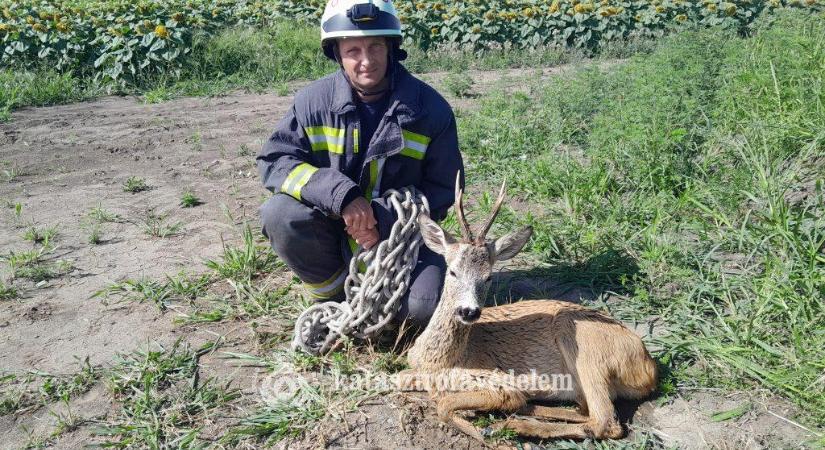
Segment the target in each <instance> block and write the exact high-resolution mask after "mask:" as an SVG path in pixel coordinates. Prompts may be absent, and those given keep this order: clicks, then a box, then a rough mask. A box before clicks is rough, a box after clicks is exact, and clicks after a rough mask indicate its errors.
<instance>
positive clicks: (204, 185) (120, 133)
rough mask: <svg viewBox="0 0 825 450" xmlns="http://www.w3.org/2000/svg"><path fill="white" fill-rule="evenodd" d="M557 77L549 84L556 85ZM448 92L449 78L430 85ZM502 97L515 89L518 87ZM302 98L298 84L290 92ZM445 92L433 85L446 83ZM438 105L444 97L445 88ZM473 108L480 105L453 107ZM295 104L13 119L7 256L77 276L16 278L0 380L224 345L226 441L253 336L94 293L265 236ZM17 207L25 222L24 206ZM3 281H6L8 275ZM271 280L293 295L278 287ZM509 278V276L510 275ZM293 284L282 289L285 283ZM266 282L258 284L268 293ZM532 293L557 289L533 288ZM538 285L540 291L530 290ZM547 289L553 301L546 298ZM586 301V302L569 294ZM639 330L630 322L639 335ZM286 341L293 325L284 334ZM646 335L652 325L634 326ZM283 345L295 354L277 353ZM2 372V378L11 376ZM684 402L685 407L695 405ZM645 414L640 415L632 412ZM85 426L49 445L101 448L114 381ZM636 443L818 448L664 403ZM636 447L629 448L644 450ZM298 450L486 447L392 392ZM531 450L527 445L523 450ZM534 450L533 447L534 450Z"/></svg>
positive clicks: (237, 324)
mask: <svg viewBox="0 0 825 450" xmlns="http://www.w3.org/2000/svg"><path fill="white" fill-rule="evenodd" d="M556 71H557V70H555V69H554V70H544V71H542V75H543V76H544V77H552V76H553V73H554V72H556ZM536 74H537V72H536V71H534V70H529V71H521V72H519V71H509V72H507V71H505V72H486V73H473V74H472V76H473V77H474V78H475V79H476V80H477V83H476V86H475V87H474V89H475V90H476V91H477V92H479V93H482V92H484V91H485V90H488V89H490V88H491V87H492V86H495V85H497V83H500V80H502V79H503V78H506V79H509V80H512V79H513V78H512V77H516V78H518V77H521V78H520V80H521V81H520V83H522V85H523V84H524V83H526V80H525V77H526V78H536V77H535V75H536ZM428 78H429V79H431V80H435V81H438V80H439V79H441V78H443V77H441V76H440V75H438V74H436V75H429V76H428ZM508 85H512V84H511V83H510V82H509V81H508ZM296 86H299V85H296ZM437 87H438V85H437ZM442 92H444V91H443V90H442ZM450 100H451V101H453V102H454V103H455V104H456V105H457V106H458V107H461V108H470V107H472V106H473V104H474V102H476V101H477V100H474V99H455V98H451V99H450ZM291 101H292V98H291V97H289V96H287V97H283V96H277V95H274V94H233V95H227V96H223V97H217V98H184V99H178V100H173V101H170V102H167V103H163V104H143V103H142V102H141V101H140V99H138V98H129V97H125V98H124V97H121V98H104V99H100V100H96V101H91V102H84V103H77V104H72V105H64V106H54V107H45V108H27V109H23V110H20V111H17V112H15V113H14V114H13V115H12V120H11V121H10V122H8V123H4V124H0V163H2V167H0V169H6V170H7V172H8V174H9V176H7V178H10V180H9V181H3V182H2V183H1V184H0V201H2V203H3V207H2V209H0V249H2V250H0V253H1V254H3V255H7V254H9V253H10V252H20V251H25V250H29V249H31V248H32V244H31V243H30V242H28V241H25V240H23V238H22V235H23V234H24V232H25V230H26V229H27V227H28V226H30V225H31V224H35V225H36V226H39V227H49V226H56V227H57V229H58V232H59V234H58V236H57V238H56V239H55V242H56V245H57V247H56V249H55V250H54V251H53V252H52V253H51V254H49V255H48V256H47V257H46V261H47V262H56V261H68V262H70V265H71V267H72V268H71V270H70V271H69V272H68V273H67V274H65V275H63V276H59V277H57V278H54V279H50V280H47V281H44V282H40V283H34V282H30V281H25V280H15V281H14V284H15V286H17V287H18V289H19V290H20V294H21V296H20V298H17V299H13V300H5V301H2V303H0V370H2V374H9V373H10V374H18V375H19V374H26V373H30V372H31V371H39V372H47V373H52V374H68V373H74V372H76V371H77V370H78V368H79V365H78V360H83V359H84V358H86V357H88V358H89V362H90V364H91V365H93V366H101V367H107V366H110V365H111V364H112V361H113V359H114V358H115V357H116V355H117V354H118V353H129V352H132V351H134V350H135V349H139V348H145V347H146V346H150V345H157V344H161V345H164V346H169V345H171V344H172V343H173V342H174V341H175V340H177V339H179V338H182V339H183V340H184V341H186V342H189V343H191V344H192V346H193V347H197V346H198V345H200V344H203V343H205V342H210V341H215V340H216V339H217V337H218V336H221V337H222V338H221V346H220V349H219V351H217V352H215V353H212V354H209V355H206V356H205V357H203V358H202V359H201V360H200V364H201V367H202V370H203V371H204V372H206V373H209V374H210V375H212V376H216V377H218V378H220V379H222V380H230V379H231V380H233V385H234V386H236V387H238V388H240V389H241V390H242V392H243V394H244V400H243V401H241V402H239V403H236V404H234V405H231V406H230V407H227V408H226V410H225V411H223V413H225V414H223V416H221V415H220V414H219V415H218V416H217V417H213V418H211V419H210V422H209V424H207V425H208V426H207V427H206V428H207V429H208V430H209V433H210V434H212V435H214V436H220V435H221V434H222V431H223V430H225V429H226V427H228V426H231V425H232V424H233V423H234V422H236V418H237V417H241V416H243V414H244V413H245V412H248V411H247V407H248V406H249V405H252V404H254V403H255V402H256V401H257V400H258V397H259V390H258V387H259V384H260V383H261V381H262V380H263V379H264V378H265V377H266V373H265V371H263V370H262V369H255V368H251V367H248V366H244V365H240V364H237V363H236V362H233V361H232V360H231V359H227V358H224V357H221V354H222V353H221V352H237V353H251V354H259V355H260V354H262V353H265V352H267V351H269V350H268V349H266V348H261V347H260V346H259V345H258V342H257V341H256V334H255V332H254V331H253V327H252V326H251V324H250V323H247V321H243V320H228V321H222V322H217V323H212V324H199V325H183V324H176V323H174V322H173V319H175V318H176V317H179V316H180V314H181V313H183V312H185V311H186V308H187V306H173V307H172V308H170V309H169V310H167V311H165V312H161V311H160V310H159V309H158V308H157V307H156V306H155V305H153V304H150V303H136V302H114V301H106V300H105V299H102V298H99V297H93V295H94V294H95V293H96V292H97V291H100V290H102V289H105V288H106V287H108V286H110V285H111V284H112V283H115V282H118V281H122V280H126V279H139V278H143V277H145V278H150V279H162V278H163V277H164V276H165V275H166V274H170V275H174V274H176V273H178V272H180V271H181V270H184V271H187V272H189V273H199V272H205V271H206V269H205V267H204V265H203V261H204V260H206V259H215V258H218V257H219V256H220V255H221V254H222V252H223V247H222V240H226V241H227V242H232V243H237V242H238V241H239V239H240V232H239V230H240V226H241V224H243V223H244V222H246V221H249V222H251V223H253V224H255V226H257V225H256V224H257V208H258V205H259V204H260V203H261V202H262V201H263V200H264V199H265V198H266V196H267V193H266V192H265V191H264V190H263V188H262V187H261V185H260V182H259V180H258V177H257V173H256V171H255V168H254V155H255V153H257V151H258V149H259V148H260V147H261V145H262V142H263V140H264V139H266V138H267V137H268V134H269V131H270V130H271V128H272V127H273V126H274V124H275V123H276V121H277V120H278V119H279V118H280V117H281V116H282V115H283V114H284V113H285V111H286V110H287V108H289V106H290V105H291ZM132 176H136V177H142V178H145V180H146V183H147V184H148V186H149V187H150V189H149V190H148V191H144V192H139V193H135V194H132V193H128V192H124V190H123V183H124V182H125V181H126V180H127V179H128V178H129V177H132ZM187 190H191V191H192V192H194V193H195V194H196V195H197V196H198V197H199V198H200V199H201V200H202V201H203V202H204V204H202V205H200V206H198V207H195V208H181V207H180V206H179V201H180V198H181V195H182V194H183V192H185V191H187ZM17 203H19V204H20V205H21V206H22V209H21V210H20V215H19V217H16V213H15V209H14V205H15V204H17ZM98 205H100V206H102V207H103V208H105V209H107V210H109V211H111V212H113V213H116V214H117V215H119V216H120V217H121V219H122V220H121V221H120V222H117V223H106V224H104V225H103V227H102V242H101V243H100V244H98V245H92V244H89V243H88V236H89V233H90V231H89V227H90V225H89V223H90V221H89V218H88V213H89V211H90V210H91V209H92V208H94V207H96V206H98ZM150 214H156V215H157V214H163V215H168V216H169V218H168V219H167V220H169V221H174V222H181V223H182V224H183V228H182V229H181V230H180V232H179V233H177V234H176V235H173V236H170V237H166V238H159V237H151V236H149V235H147V234H146V233H145V231H144V228H145V227H144V225H143V224H144V222H145V221H146V220H147V218H148V217H149V216H150ZM3 270H5V275H6V277H8V275H9V274H8V270H7V269H6V268H4V269H3ZM273 277H274V278H271V279H270V280H268V281H269V282H273V280H274V282H287V281H288V280H289V278H290V277H289V275H288V274H285V273H279V274H273ZM504 278H505V279H506V277H504ZM284 280H286V281H284ZM265 281H267V280H264V281H262V282H265ZM534 281H535V282H534V285H535V286H533V285H529V283H528V285H525V284H524V282H522V284H521V285H520V287H519V289H521V290H522V291H524V290H527V291H529V290H530V289H532V288H535V289H538V288H539V287H537V286H539V285H542V286H541V289H544V290H547V289H548V287H547V286H546V283H545V284H543V283H542V281H541V280H534ZM531 286H532V287H531ZM550 290H551V291H552V289H550ZM559 293H560V294H562V293H563V294H564V297H566V298H569V299H570V300H577V298H576V297H578V296H579V295H578V293H576V292H573V293H571V292H559ZM631 325H635V324H631ZM280 326H282V327H283V328H282V329H281V332H288V331H289V326H290V325H289V324H281V325H280ZM637 329H639V330H645V329H646V327H645V326H644V324H642V326H640V327H638V328H637ZM282 347H286V344H283V345H282ZM2 374H0V375H2ZM688 394H689V395H688ZM748 402H750V403H751V404H753V405H755V406H754V407H752V408H751V409H750V410H749V411H748V412H746V413H745V414H743V415H741V416H740V417H738V418H734V419H731V420H727V421H720V422H713V421H711V419H710V416H711V415H712V414H713V413H717V412H720V411H726V410H730V409H734V408H736V407H737V406H741V405H742V404H744V403H748ZM636 406H638V408H637V407H636ZM68 408H69V409H70V410H71V412H72V414H74V415H75V416H78V417H81V418H83V419H89V420H90V422H89V423H84V424H81V425H80V426H79V427H77V428H76V429H73V430H70V431H66V432H64V433H62V434H61V435H59V436H57V437H56V439H55V440H53V441H52V442H51V444H52V445H54V446H55V447H57V448H81V447H83V446H85V445H88V444H94V443H96V442H97V443H99V442H100V440H101V438H100V437H98V436H95V435H94V434H93V424H94V423H95V421H106V419H107V418H110V417H112V415H113V414H116V413H117V411H118V408H119V405H118V402H117V401H116V400H115V399H114V398H113V396H112V394H111V392H110V391H109V389H107V386H106V383H105V382H104V381H103V380H100V381H97V382H96V384H94V386H93V387H92V388H91V389H90V390H88V391H87V392H86V393H84V394H82V395H79V396H77V397H75V398H74V399H73V400H72V401H71V402H70V403H69V405H68ZM66 409H67V405H64V404H61V403H58V402H55V403H52V404H48V405H45V406H42V405H35V406H34V407H32V408H29V409H27V410H25V411H22V412H20V411H18V412H16V413H9V414H5V415H2V416H0V435H2V436H4V438H3V439H2V440H1V441H0V447H2V448H20V447H24V446H26V445H28V444H30V443H32V442H37V441H38V440H42V439H44V438H45V437H47V436H48V435H49V434H50V433H52V432H53V431H54V428H55V424H56V415H58V414H60V413H61V412H65V411H66ZM629 410H630V411H631V413H633V412H634V411H635V414H632V417H631V418H630V419H629V420H628V426H629V428H630V430H631V432H632V433H631V436H630V437H629V438H628V439H630V440H631V441H633V439H638V438H639V436H641V435H646V436H649V437H651V438H652V439H653V440H654V441H655V442H657V444H656V445H657V446H658V445H665V446H679V447H683V448H710V447H717V448H778V447H798V446H799V443H800V442H802V441H804V440H805V439H806V438H809V437H810V436H808V435H807V434H806V432H805V431H804V430H802V429H801V428H799V427H798V426H795V425H793V424H792V423H790V422H789V421H788V420H786V419H785V418H788V417H793V410H792V408H790V407H789V406H788V405H786V404H785V403H783V402H782V401H780V400H777V399H775V398H772V397H770V396H767V395H764V394H763V393H760V392H755V393H754V392H751V393H735V394H726V393H722V392H717V391H701V390H699V391H690V392H683V393H682V394H681V395H678V396H676V397H675V398H674V399H671V400H669V401H667V402H665V403H664V404H662V405H660V404H658V403H657V401H656V400H652V401H649V402H646V403H643V404H641V405H631V406H630V407H629ZM634 436H635V438H634ZM277 445H278V446H282V447H291V448H304V447H317V446H330V447H335V448H477V447H478V443H476V442H474V441H472V440H470V439H468V438H467V437H465V436H463V435H460V434H458V433H456V432H455V431H453V430H450V429H447V428H445V427H444V426H443V425H442V424H440V423H439V421H438V420H437V419H436V417H435V416H434V413H433V407H432V405H431V404H429V403H428V400H427V398H426V397H425V396H421V395H415V394H397V395H389V396H378V397H374V398H372V399H370V400H368V401H366V402H363V403H362V404H361V406H359V407H358V408H357V409H356V410H354V411H350V412H348V413H346V414H344V415H335V416H332V417H328V418H326V419H324V420H323V421H322V422H321V423H320V424H319V425H318V426H316V427H313V428H312V430H311V431H310V432H308V433H305V434H304V435H302V436H299V437H297V438H292V439H287V440H284V441H282V442H280V443H278V444H277ZM530 445H531V444H527V445H526V446H525V447H529V446H530ZM532 446H533V448H536V447H538V446H539V444H537V443H534V444H532Z"/></svg>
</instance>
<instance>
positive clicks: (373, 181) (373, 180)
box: [364, 159, 381, 200]
mask: <svg viewBox="0 0 825 450" xmlns="http://www.w3.org/2000/svg"><path fill="white" fill-rule="evenodd" d="M380 172H381V168H380V167H379V162H378V160H377V159H374V160H372V161H370V183H369V185H367V192H365V193H364V196H365V197H366V198H367V200H372V199H373V198H375V197H376V195H375V187H376V186H377V185H378V176H379V175H380Z"/></svg>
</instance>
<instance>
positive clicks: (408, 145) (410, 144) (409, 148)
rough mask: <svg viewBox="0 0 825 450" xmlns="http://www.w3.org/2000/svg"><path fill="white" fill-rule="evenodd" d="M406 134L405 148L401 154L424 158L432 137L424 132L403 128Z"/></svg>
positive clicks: (403, 133)
mask: <svg viewBox="0 0 825 450" xmlns="http://www.w3.org/2000/svg"><path fill="white" fill-rule="evenodd" d="M401 134H402V135H403V136H404V149H403V150H401V154H402V155H404V156H407V157H410V158H413V159H419V160H420V159H424V155H425V154H426V153H427V146H428V145H429V144H430V142H431V141H432V139H430V138H429V137H427V136H424V135H423V134H418V133H413V132H412V131H407V130H401Z"/></svg>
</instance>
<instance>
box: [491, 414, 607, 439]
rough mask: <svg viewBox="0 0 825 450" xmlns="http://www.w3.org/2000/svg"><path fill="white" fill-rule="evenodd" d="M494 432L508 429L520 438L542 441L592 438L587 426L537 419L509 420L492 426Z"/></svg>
mask: <svg viewBox="0 0 825 450" xmlns="http://www.w3.org/2000/svg"><path fill="white" fill-rule="evenodd" d="M491 428H492V429H494V430H500V429H502V428H507V429H509V430H513V431H515V432H516V434H518V435H519V436H525V437H536V438H541V439H562V438H564V439H586V438H588V437H592V435H591V434H590V433H589V430H588V429H587V425H586V424H582V423H576V424H571V423H559V422H542V421H539V420H536V419H507V420H503V421H501V422H498V423H495V424H493V425H492V426H491Z"/></svg>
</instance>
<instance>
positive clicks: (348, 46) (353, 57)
mask: <svg viewBox="0 0 825 450" xmlns="http://www.w3.org/2000/svg"><path fill="white" fill-rule="evenodd" d="M338 51H339V53H340V55H341V65H343V66H344V71H345V72H346V73H347V76H348V77H349V79H350V81H352V83H353V84H354V85H355V86H356V87H357V88H359V89H362V90H366V91H369V90H371V89H373V88H375V87H376V86H378V85H379V84H380V83H381V81H383V80H384V77H385V76H386V74H387V65H388V60H389V57H388V55H389V47H388V46H387V39H386V38H384V37H381V36H378V37H353V38H346V39H340V40H339V41H338Z"/></svg>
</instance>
